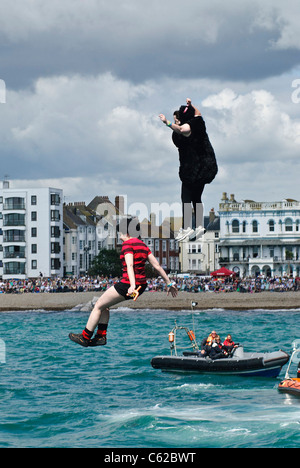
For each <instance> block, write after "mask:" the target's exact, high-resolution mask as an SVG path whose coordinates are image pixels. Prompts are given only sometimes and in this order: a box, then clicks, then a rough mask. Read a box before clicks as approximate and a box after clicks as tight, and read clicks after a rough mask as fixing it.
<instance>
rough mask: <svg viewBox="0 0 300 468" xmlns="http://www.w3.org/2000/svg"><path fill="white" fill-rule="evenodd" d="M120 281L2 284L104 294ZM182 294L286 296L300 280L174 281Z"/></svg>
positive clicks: (6, 288) (154, 285)
mask: <svg viewBox="0 0 300 468" xmlns="http://www.w3.org/2000/svg"><path fill="white" fill-rule="evenodd" d="M118 280H119V278H107V277H103V276H98V277H97V278H92V277H80V278H55V279H54V278H42V277H40V278H37V279H27V280H18V279H9V280H2V281H1V280H0V293H6V294H16V293H62V292H75V293H76V292H88V291H94V292H101V291H106V290H107V289H108V288H109V287H111V286H112V285H113V284H115V282H116V281H118ZM173 280H174V281H175V282H176V284H177V288H178V290H179V291H186V292H190V293H198V292H205V293H211V292H214V293H219V292H228V293H229V292H235V291H237V292H240V293H259V292H263V291H274V292H286V291H300V278H290V277H275V278H265V277H257V278H244V279H239V278H235V279H234V278H227V279H213V278H211V277H187V278H179V277H174V278H173ZM147 290H148V291H153V292H163V291H165V290H166V285H165V283H164V281H163V280H162V279H161V278H153V279H150V280H148V288H147Z"/></svg>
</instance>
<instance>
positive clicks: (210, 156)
mask: <svg viewBox="0 0 300 468" xmlns="http://www.w3.org/2000/svg"><path fill="white" fill-rule="evenodd" d="M186 102H187V105H186V106H181V107H180V109H179V110H178V111H175V112H174V123H172V122H169V121H168V120H167V119H166V117H165V116H164V115H163V114H160V115H159V118H160V119H161V121H162V122H163V123H165V124H166V125H167V126H168V127H170V128H171V129H172V130H173V135H172V140H173V143H174V145H175V146H176V147H177V148H178V152H179V162H180V167H179V177H180V180H181V182H182V187H181V201H182V212H183V222H182V228H181V229H180V230H179V234H178V236H177V237H176V240H178V241H183V240H189V239H193V238H196V239H198V238H199V237H201V236H202V235H203V234H204V232H205V230H204V227H203V204H202V193H203V190H204V187H205V185H206V184H210V183H211V182H212V181H213V180H214V178H215V177H216V175H217V173H218V165H217V161H216V156H215V152H214V149H213V147H212V145H211V143H210V140H209V137H208V135H207V132H206V126H205V122H204V120H203V118H202V116H201V112H200V111H199V110H198V109H197V108H196V107H194V106H192V102H191V100H190V99H187V100H186ZM192 208H193V209H194V214H195V230H194V228H193V226H192Z"/></svg>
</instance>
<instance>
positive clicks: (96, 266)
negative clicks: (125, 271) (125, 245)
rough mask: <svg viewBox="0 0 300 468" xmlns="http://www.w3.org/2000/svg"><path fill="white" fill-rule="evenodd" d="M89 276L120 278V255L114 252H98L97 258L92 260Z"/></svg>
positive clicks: (105, 250)
mask: <svg viewBox="0 0 300 468" xmlns="http://www.w3.org/2000/svg"><path fill="white" fill-rule="evenodd" d="M89 274H90V275H92V276H97V275H103V276H112V277H116V276H121V274H122V263H121V260H120V254H119V252H117V251H116V250H107V249H103V250H100V252H99V254H98V255H97V257H95V258H94V260H93V263H92V266H91V268H90V269H89Z"/></svg>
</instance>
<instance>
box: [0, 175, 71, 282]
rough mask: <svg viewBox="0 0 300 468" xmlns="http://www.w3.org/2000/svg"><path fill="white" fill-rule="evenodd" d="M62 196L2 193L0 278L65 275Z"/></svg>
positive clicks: (43, 191) (38, 191)
mask: <svg viewBox="0 0 300 468" xmlns="http://www.w3.org/2000/svg"><path fill="white" fill-rule="evenodd" d="M62 198H63V192H62V190H60V189H55V188H35V189H12V188H10V187H9V182H8V181H4V182H3V188H2V189H0V277H2V278H3V279H9V278H17V279H25V278H37V277H38V276H44V277H55V276H61V275H62V271H63V270H62V259H63V224H62V223H63V213H62Z"/></svg>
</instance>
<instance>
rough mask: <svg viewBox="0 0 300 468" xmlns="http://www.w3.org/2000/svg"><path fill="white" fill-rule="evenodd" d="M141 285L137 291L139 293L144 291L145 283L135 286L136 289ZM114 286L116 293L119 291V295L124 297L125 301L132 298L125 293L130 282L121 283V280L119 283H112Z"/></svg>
mask: <svg viewBox="0 0 300 468" xmlns="http://www.w3.org/2000/svg"><path fill="white" fill-rule="evenodd" d="M139 286H141V288H140V289H139V293H140V295H141V294H143V292H144V291H145V289H146V288H147V286H148V285H147V284H139V285H137V286H136V289H137V288H138V287H139ZM114 288H115V290H116V291H117V293H119V294H120V295H121V296H123V297H124V299H125V300H126V301H129V300H130V299H133V297H131V296H127V293H128V289H129V288H130V284H128V283H122V282H121V281H120V282H119V283H116V284H114Z"/></svg>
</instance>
